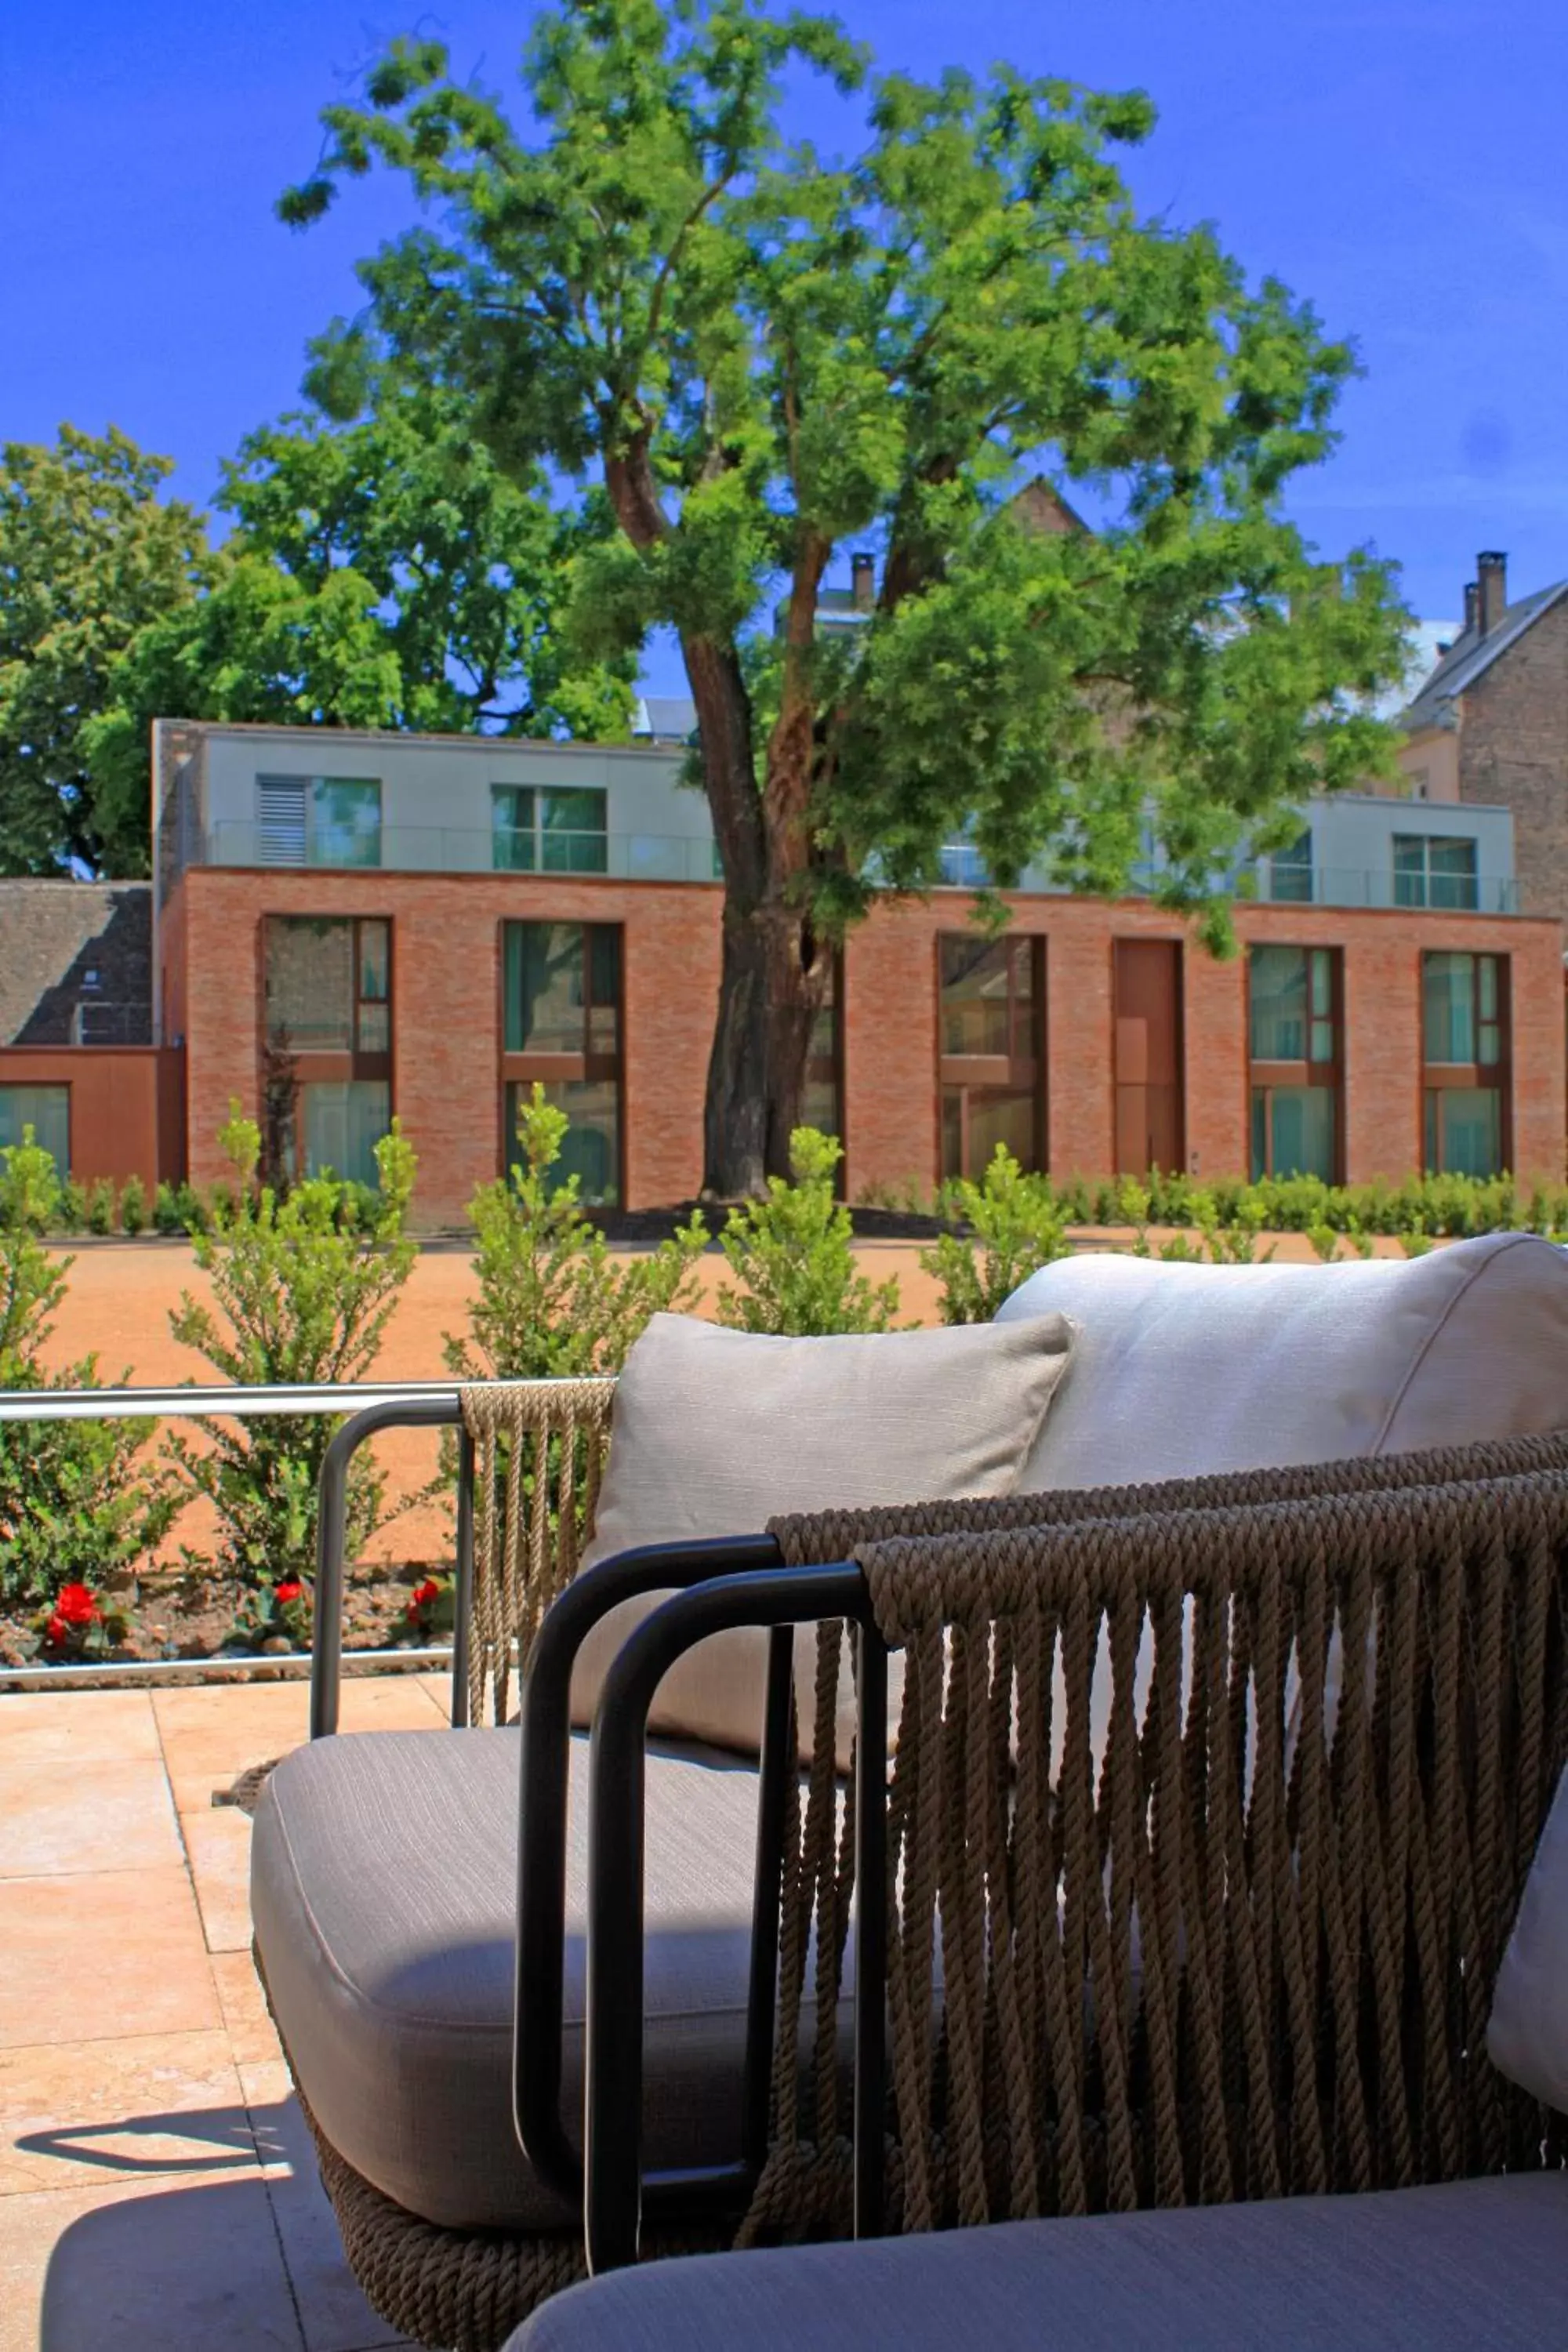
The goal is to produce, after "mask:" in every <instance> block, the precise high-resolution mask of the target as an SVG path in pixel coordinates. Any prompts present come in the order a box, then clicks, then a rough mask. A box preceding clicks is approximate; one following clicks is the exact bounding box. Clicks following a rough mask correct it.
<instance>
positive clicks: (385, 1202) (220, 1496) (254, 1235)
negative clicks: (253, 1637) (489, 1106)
mask: <svg viewBox="0 0 1568 2352" xmlns="http://www.w3.org/2000/svg"><path fill="white" fill-rule="evenodd" d="M218 1139H219V1141H220V1143H221V1144H222V1145H223V1148H224V1151H225V1153H226V1157H227V1160H228V1163H229V1166H230V1169H231V1170H232V1171H233V1177H232V1181H231V1182H230V1183H229V1184H227V1185H218V1186H215V1187H214V1189H213V1191H212V1192H211V1194H210V1196H209V1199H208V1202H207V1212H206V1220H205V1230H202V1231H197V1232H195V1233H193V1234H192V1237H191V1238H192V1247H193V1249H194V1251H195V1260H196V1264H197V1265H198V1266H199V1267H200V1268H201V1270H202V1272H203V1273H204V1274H205V1275H206V1276H207V1277H208V1279H209V1281H210V1282H211V1285H212V1291H213V1300H214V1306H213V1307H205V1306H203V1305H202V1304H200V1303H199V1302H198V1301H197V1300H196V1299H195V1298H193V1297H192V1296H191V1294H190V1292H189V1291H185V1292H183V1293H182V1295H181V1298H180V1304H179V1307H178V1308H177V1309H176V1310H175V1312H174V1313H173V1314H172V1315H171V1316H170V1318H169V1328H170V1330H171V1331H172V1332H173V1334H174V1338H175V1339H177V1340H178V1341H179V1342H180V1344H181V1345H182V1347H186V1348H194V1349H196V1350H197V1352H198V1353H199V1354H200V1355H202V1356H203V1357H205V1360H206V1361H207V1362H208V1363H209V1364H210V1365H211V1366H212V1367H213V1369H214V1370H215V1371H216V1372H218V1373H220V1374H221V1375H222V1377H223V1378H224V1379H225V1380H227V1381H233V1382H234V1383H235V1385H236V1386H237V1387H271V1386H275V1385H279V1384H290V1385H293V1384H298V1385H301V1386H315V1385H317V1384H329V1383H337V1382H340V1381H358V1380H363V1378H364V1377H365V1376H366V1374H367V1373H368V1372H369V1371H370V1370H372V1368H373V1366H374V1362H375V1360H376V1357H377V1355H378V1353H379V1352H380V1349H381V1343H382V1340H383V1339H384V1336H385V1332H386V1327H387V1324H388V1323H389V1322H390V1320H391V1318H392V1315H393V1312H394V1310H395V1307H396V1305H397V1301H398V1298H399V1297H400V1296H401V1294H402V1291H403V1289H404V1286H405V1284H406V1283H407V1280H408V1277H409V1276H410V1274H411V1273H412V1272H413V1270H414V1264H415V1260H416V1256H417V1255H418V1248H417V1244H416V1243H415V1242H414V1241H412V1240H411V1239H410V1238H409V1236H408V1234H406V1233H405V1230H404V1228H405V1222H406V1219H407V1214H408V1207H409V1202H410V1201H411V1199H412V1197H413V1192H414V1178H415V1171H416V1160H415V1156H414V1152H413V1150H412V1148H411V1146H410V1145H409V1144H407V1143H406V1142H405V1140H404V1138H403V1135H402V1133H401V1131H400V1129H399V1127H398V1123H397V1121H396V1120H395V1119H394V1121H393V1123H392V1132H391V1133H390V1135H385V1136H384V1137H383V1138H382V1139H381V1141H380V1142H379V1143H378V1144H377V1145H376V1148H375V1162H376V1169H377V1172H378V1174H379V1177H380V1189H379V1192H377V1193H375V1194H374V1195H373V1196H372V1200H373V1202H374V1206H373V1208H372V1209H371V1211H370V1213H368V1215H367V1213H366V1211H365V1208H364V1205H363V1198H362V1194H361V1192H360V1189H359V1188H358V1187H356V1186H353V1185H349V1184H346V1183H344V1182H342V1181H341V1180H340V1179H338V1178H337V1177H335V1176H331V1175H321V1176H312V1177H309V1178H307V1179H306V1181H304V1182H303V1183H300V1184H297V1185H295V1186H294V1188H293V1189H292V1191H290V1192H289V1193H287V1194H286V1195H280V1194H279V1192H276V1191H275V1190H274V1189H273V1187H272V1186H271V1185H270V1184H262V1183H259V1182H258V1177H257V1171H258V1163H259V1161H260V1157H261V1136H260V1131H259V1129H258V1127H257V1125H256V1122H255V1121H254V1119H248V1118H242V1117H241V1116H240V1112H239V1106H238V1104H237V1103H236V1104H234V1105H233V1106H232V1116H231V1117H230V1118H229V1121H228V1124H227V1125H226V1127H225V1128H224V1129H222V1130H221V1132H220V1135H219V1138H218ZM215 1308H216V1312H215ZM340 1421H341V1416H340V1417H338V1418H336V1419H335V1418H333V1417H332V1416H331V1415H330V1414H310V1415H299V1416H290V1417H287V1418H285V1417H282V1416H279V1417H276V1418H275V1417H273V1416H272V1415H270V1414H264V1415H261V1416H258V1418H257V1419H255V1420H247V1421H242V1422H237V1423H225V1422H222V1421H216V1420H202V1421H199V1422H198V1423H197V1424H196V1425H197V1427H198V1428H199V1429H200V1430H201V1432H202V1433H203V1435H204V1436H205V1440H206V1444H205V1448H202V1447H198V1446H196V1445H195V1444H192V1443H191V1441H190V1440H189V1439H188V1438H184V1437H176V1438H173V1439H171V1440H170V1443H169V1448H168V1451H169V1455H170V1458H171V1459H172V1461H173V1462H174V1465H175V1466H176V1468H177V1470H178V1473H179V1475H180V1476H181V1478H182V1480H183V1481H184V1486H185V1487H186V1489H187V1491H188V1492H189V1493H191V1494H194V1495H202V1496H205V1497H206V1499H207V1500H208V1501H209V1502H210V1503H211V1504H212V1505H213V1507H214V1508H215V1509H216V1512H217V1515H218V1519H219V1522H220V1524H221V1527H222V1529H223V1550H222V1560H223V1564H224V1566H225V1567H226V1569H227V1570H229V1571H230V1572H231V1573H232V1574H234V1575H235V1576H236V1577H237V1578H238V1579H239V1580H240V1581H241V1582H242V1583H244V1584H247V1585H251V1586H258V1585H260V1584H262V1583H263V1582H266V1583H268V1584H273V1585H276V1584H277V1583H278V1582H279V1580H282V1581H284V1582H285V1583H287V1582H289V1581H297V1580H303V1579H305V1578H308V1577H310V1576H312V1575H313V1574H314V1572H315V1538H316V1489H317V1486H318V1483H319V1481H320V1478H321V1463H322V1460H323V1458H324V1456H325V1454H326V1450H327V1446H328V1444H329V1443H330V1442H331V1435H332V1432H333V1431H334V1429H336V1428H337V1427H338V1426H339V1425H340ZM384 1492H385V1489H384V1480H383V1478H382V1476H381V1475H380V1473H379V1472H378V1471H377V1470H376V1469H375V1468H374V1465H373V1464H372V1462H371V1461H370V1460H369V1459H368V1457H367V1456H366V1455H365V1454H363V1453H362V1454H359V1455H358V1456H356V1459H355V1462H354V1465H353V1468H352V1470H351V1472H350V1474H349V1493H348V1536H349V1546H350V1556H351V1558H352V1557H353V1555H354V1553H355V1552H357V1551H358V1550H359V1549H361V1548H362V1547H363V1545H364V1544H365V1543H367V1542H368V1541H369V1539H370V1538H371V1536H372V1535H373V1534H374V1532H375V1530H376V1528H378V1527H381V1526H383V1525H384V1524H385V1521H386V1519H387V1518H388V1517H391V1516H393V1515H392V1514H389V1513H387V1512H386V1511H385V1509H384ZM411 1499H412V1498H411ZM404 1507H405V1508H406V1507H407V1506H406V1504H405V1506H404Z"/></svg>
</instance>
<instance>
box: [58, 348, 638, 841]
mask: <svg viewBox="0 0 1568 2352" xmlns="http://www.w3.org/2000/svg"><path fill="white" fill-rule="evenodd" d="M218 503H219V505H220V507H222V508H224V509H226V510H227V511H228V512H229V513H230V514H231V515H232V516H233V517H234V521H235V528H234V530H233V533H232V535H231V537H230V538H229V540H228V541H226V544H225V546H224V548H223V550H222V551H221V553H220V554H219V555H218V556H217V557H216V559H215V561H214V564H213V567H212V578H211V583H210V586H209V589H208V592H207V593H205V595H204V596H203V597H202V598H201V599H200V601H199V602H198V603H196V604H191V605H188V606H186V607H184V609H182V610H180V611H177V612H174V613H172V614H169V615H168V616H167V617H166V618H164V619H163V620H162V621H160V622H157V623H155V624H153V625H151V626H149V627H147V628H145V629H143V630H142V633H141V634H140V635H138V636H137V638H136V639H135V641H134V642H133V643H132V645H131V646H130V647H129V648H128V650H127V651H126V653H125V655H124V656H123V657H122V658H121V661H120V662H119V663H118V664H117V665H116V667H115V669H114V672H113V675H112V678H111V681H110V686H111V692H110V703H109V707H108V708H107V709H105V711H104V712H103V713H102V714H101V716H100V718H99V719H97V720H96V721H95V723H94V724H93V725H92V727H91V728H89V730H88V735H87V740H88V746H89V753H90V758H91V763H92V772H93V775H94V777H95V779H96V781H97V784H98V788H99V790H100V793H104V794H105V795H110V794H112V795H113V796H114V797H115V799H116V800H117V802H122V803H125V804H126V805H127V806H129V805H131V804H132V803H138V804H140V805H141V806H142V808H143V809H144V808H145V805H146V803H147V800H148V781H147V747H148V740H149V729H150V726H151V722H152V720H153V719H154V718H156V717H157V716H159V715H160V714H161V713H162V714H167V713H168V712H171V711H178V712H179V713H180V714H181V715H182V716H183V717H186V718H192V719H231V720H252V721H274V722H282V723H285V724H299V725H314V726H343V727H389V728H417V729H425V730H435V731H437V732H446V733H458V732H465V731H473V730H482V731H487V732H494V733H501V734H506V735H520V736H553V735H562V734H577V735H584V736H588V737H591V738H594V739H595V740H601V741H603V740H615V739H617V738H624V737H625V735H626V730H627V725H628V722H629V717H630V702H631V679H632V675H633V671H634V668H635V664H633V663H632V662H631V661H630V660H629V659H628V658H627V657H626V656H619V657H617V658H616V659H614V660H612V661H610V662H608V663H603V662H598V661H595V660H592V659H586V660H584V659H574V657H573V656H572V655H571V654H570V652H569V650H568V648H567V646H566V643H565V638H564V635H563V630H562V626H561V620H562V612H563V605H564V602H565V599H566V596H567V593H568V589H569V582H570V572H571V565H572V562H573V561H574V556H575V555H576V553H577V552H578V551H579V550H580V549H581V548H583V547H584V546H586V545H587V544H589V543H591V542H592V541H594V540H595V538H602V537H603V535H604V528H605V526H604V522H603V520H602V518H601V519H598V520H595V516H596V512H597V510H596V509H585V510H584V512H583V513H581V514H563V513H562V512H560V511H558V510H557V509H555V508H554V507H552V504H551V502H550V499H549V498H548V496H547V495H546V486H545V483H544V480H543V477H542V474H541V473H540V472H539V470H538V469H537V468H536V469H534V471H533V472H532V473H531V474H530V476H529V477H528V478H527V480H526V481H525V482H523V483H521V484H520V483H518V482H515V481H513V480H511V479H510V478H508V477H507V476H506V475H505V474H503V473H502V472H501V471H500V468H499V467H497V465H496V463H495V461H494V459H493V458H492V457H490V455H489V451H488V450H487V449H486V448H485V447H484V446H483V444H482V443H480V442H479V441H476V440H475V438H474V436H473V435H472V434H471V433H470V432H468V430H467V429H466V428H465V426H464V424H463V421H462V419H461V416H460V415H458V412H457V411H456V410H455V408H454V404H453V403H452V402H451V400H450V399H449V398H448V397H447V396H445V395H443V394H440V393H437V392H432V391H428V390H414V389H410V388H408V387H402V388H400V387H398V386H397V385H396V384H395V383H393V382H391V381H390V380H386V381H384V382H383V383H381V385H380V386H379V387H378V389H377V392H376V394H375V397H374V404H373V405H372V407H371V409H370V412H369V414H367V415H365V416H363V418H362V419H360V420H359V421H358V422H356V423H354V424H353V425H346V426H335V425H332V424H331V422H330V421H329V420H328V419H327V417H326V416H325V415H323V414H322V413H321V411H320V410H312V411H309V412H304V413H300V414H295V415H289V416H285V417H284V418H283V419H282V420H281V421H280V422H279V424H277V425H268V426H265V427H263V428H262V429H261V430H260V431H258V432H256V433H253V434H251V435H250V436H249V437H248V438H247V440H246V441H245V442H244V444H243V445H242V446H241V449H240V453H239V456H238V458H237V461H236V462H235V463H234V464H232V465H230V466H228V467H226V468H225V476H224V488H223V492H222V495H221V497H220V499H219V501H218ZM143 829H144V820H143ZM143 854H144V853H143Z"/></svg>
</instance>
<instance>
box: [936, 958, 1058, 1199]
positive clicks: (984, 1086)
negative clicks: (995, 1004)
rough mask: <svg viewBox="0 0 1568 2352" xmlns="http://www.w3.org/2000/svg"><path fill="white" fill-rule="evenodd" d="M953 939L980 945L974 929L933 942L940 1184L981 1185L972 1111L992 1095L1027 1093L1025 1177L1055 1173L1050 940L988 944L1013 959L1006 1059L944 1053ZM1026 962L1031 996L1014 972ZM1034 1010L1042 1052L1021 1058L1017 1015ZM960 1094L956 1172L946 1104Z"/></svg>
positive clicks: (987, 1055)
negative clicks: (949, 1161) (1029, 1160)
mask: <svg viewBox="0 0 1568 2352" xmlns="http://www.w3.org/2000/svg"><path fill="white" fill-rule="evenodd" d="M948 940H960V941H963V942H964V943H965V944H970V945H973V944H975V943H976V941H977V935H976V934H975V933H974V932H973V930H939V931H938V932H937V933H936V934H935V937H934V939H933V940H932V951H933V961H934V967H935V968H934V973H933V979H934V983H935V985H934V991H933V994H934V1005H935V1013H936V1019H935V1024H934V1026H935V1032H936V1034H935V1040H934V1043H935V1049H936V1050H935V1063H936V1071H935V1077H936V1085H935V1109H936V1155H935V1161H936V1181H937V1182H938V1183H939V1184H942V1183H947V1182H949V1181H952V1180H953V1178H954V1177H967V1178H968V1179H969V1180H970V1181H972V1182H974V1183H978V1182H979V1181H980V1180H981V1178H982V1177H983V1176H984V1173H985V1171H984V1168H975V1167H974V1166H973V1164H972V1158H971V1150H970V1107H971V1103H972V1101H973V1098H974V1097H977V1096H978V1097H985V1096H987V1095H995V1096H1000V1095H1020V1094H1027V1095H1028V1097H1029V1099H1030V1105H1031V1108H1032V1112H1033V1128H1034V1154H1033V1163H1034V1164H1033V1169H1032V1171H1026V1172H1033V1173H1038V1174H1041V1175H1044V1174H1046V1173H1047V1171H1048V1170H1049V1168H1050V1125H1049V1114H1048V1104H1047V1072H1048V1070H1049V1067H1050V1032H1049V1029H1048V1026H1047V1011H1048V999H1047V985H1048V974H1047V952H1046V950H1047V941H1046V936H1045V934H1044V933H1043V932H1040V931H1020V930H1013V929H1010V930H1007V931H1005V932H1004V933H1003V934H1002V936H1001V938H1000V939H999V940H993V941H986V942H984V944H985V945H990V946H997V947H1001V948H1004V949H1005V950H1006V951H1007V958H1008V985H1007V997H1006V1003H1007V1047H1008V1050H1007V1052H1006V1053H1005V1054H949V1053H947V1052H946V1051H945V1050H944V1047H943V1038H942V1014H943V1011H944V1006H945V989H944V982H943V975H942V949H943V946H944V944H945V943H946V941H948ZM1024 958H1027V960H1028V963H1029V968H1030V994H1029V995H1028V996H1026V995H1025V994H1024V993H1023V992H1021V991H1020V990H1019V989H1018V988H1017V987H1016V984H1015V981H1014V973H1015V972H1016V969H1017V966H1018V963H1019V961H1020V960H1022V959H1024ZM1024 1004H1031V1005H1032V1006H1033V1008H1034V1019H1035V1027H1036V1035H1037V1040H1038V1051H1037V1053H1036V1054H1033V1055H1020V1054H1019V1053H1018V1052H1017V1050H1016V1046H1017V1029H1018V1015H1017V1008H1018V1007H1019V1006H1020V1005H1024ZM950 1089H951V1090H952V1091H955V1092H956V1093H957V1094H958V1097H959V1106H958V1119H959V1130H958V1131H959V1145H958V1156H959V1165H958V1168H957V1169H956V1170H949V1169H948V1168H947V1167H946V1166H945V1150H944V1138H945V1132H946V1118H945V1112H946V1104H947V1097H948V1093H949V1091H950Z"/></svg>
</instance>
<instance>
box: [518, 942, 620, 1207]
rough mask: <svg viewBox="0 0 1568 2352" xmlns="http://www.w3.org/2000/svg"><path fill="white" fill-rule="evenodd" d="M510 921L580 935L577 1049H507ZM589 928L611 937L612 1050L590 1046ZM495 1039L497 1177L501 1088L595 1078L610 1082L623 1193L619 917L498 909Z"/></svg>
mask: <svg viewBox="0 0 1568 2352" xmlns="http://www.w3.org/2000/svg"><path fill="white" fill-rule="evenodd" d="M511 925H516V926H518V927H519V928H522V927H525V926H528V925H533V926H535V927H542V928H543V929H549V930H561V929H571V930H575V931H579V932H581V934H582V937H583V968H584V983H585V984H584V994H583V1050H582V1052H581V1053H580V1054H559V1053H541V1052H538V1051H536V1050H535V1049H533V1048H531V1047H524V1048H523V1050H522V1051H521V1052H519V1053H513V1052H510V1051H509V1050H508V1046H507V1042H506V1018H507V998H506V935H507V930H508V928H509V927H510V926H511ZM595 931H600V932H608V933H610V934H611V935H612V936H613V937H614V939H615V942H616V997H615V1011H616V1050H615V1052H614V1053H613V1054H605V1053H604V1052H598V1053H595V1052H593V1051H591V1050H590V1045H591V1039H592V1034H593V1013H594V1008H595V1005H596V1004H598V1003H602V1002H605V1000H603V999H600V998H597V997H595V994H594V958H593V949H592V945H591V937H592V934H593V933H594V932H595ZM496 1044H497V1065H498V1071H497V1075H498V1078H499V1084H498V1086H497V1088H496V1150H497V1160H498V1165H499V1168H500V1174H501V1177H502V1178H503V1180H504V1179H505V1177H506V1175H507V1172H508V1171H509V1170H510V1167H511V1165H512V1160H513V1154H514V1151H515V1148H516V1147H515V1139H514V1138H513V1137H512V1136H511V1135H510V1134H509V1133H508V1131H507V1115H506V1103H507V1089H508V1088H509V1087H514V1086H521V1087H531V1086H532V1085H533V1083H534V1081H535V1079H537V1080H538V1081H539V1083H540V1084H541V1085H542V1086H547V1087H548V1086H570V1085H573V1084H574V1083H579V1084H580V1083H589V1082H596V1083H597V1084H599V1085H601V1086H605V1085H607V1086H613V1087H614V1088H615V1091H616V1198H617V1200H618V1201H620V1202H625V1200H626V925H625V924H624V923H593V922H584V920H582V919H581V918H580V917H576V916H565V917H559V918H558V917H552V916H548V915H503V916H502V917H501V919H500V923H499V924H498V926H497V929H496Z"/></svg>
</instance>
